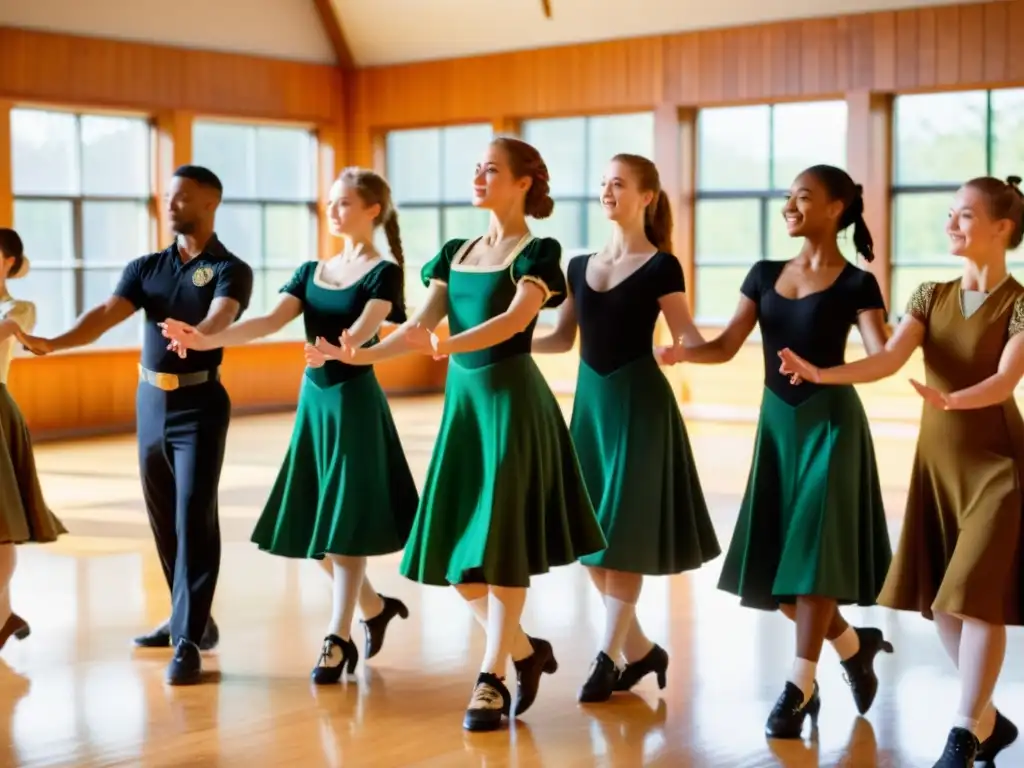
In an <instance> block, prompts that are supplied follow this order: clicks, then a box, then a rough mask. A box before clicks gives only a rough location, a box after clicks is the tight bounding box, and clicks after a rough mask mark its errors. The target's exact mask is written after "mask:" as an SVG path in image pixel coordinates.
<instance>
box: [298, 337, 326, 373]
mask: <svg viewBox="0 0 1024 768" xmlns="http://www.w3.org/2000/svg"><path fill="white" fill-rule="evenodd" d="M319 342H320V337H319V336H317V337H316V338H315V339H314V340H313V344H306V345H305V346H303V348H302V354H303V355H304V356H305V358H306V365H307V366H308V367H310V368H321V367H323V364H324V363H326V362H327V355H325V354H324V353H323V352H321V351H320V350H319V349H317V348H316V346H315V345H316V344H318V343H319Z"/></svg>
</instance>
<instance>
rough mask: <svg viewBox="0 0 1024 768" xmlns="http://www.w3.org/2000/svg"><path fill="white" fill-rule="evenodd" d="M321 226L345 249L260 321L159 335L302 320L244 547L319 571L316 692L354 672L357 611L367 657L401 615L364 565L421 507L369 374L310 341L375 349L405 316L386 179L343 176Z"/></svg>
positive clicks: (212, 344) (240, 330)
mask: <svg viewBox="0 0 1024 768" xmlns="http://www.w3.org/2000/svg"><path fill="white" fill-rule="evenodd" d="M328 223H329V225H330V229H331V234H333V235H334V236H336V237H340V238H342V239H343V240H344V243H345V247H344V249H343V250H342V252H341V253H339V254H338V255H337V256H335V257H333V258H331V259H329V260H327V261H323V262H315V261H309V262H306V263H305V264H303V265H302V266H301V267H299V268H298V269H297V270H296V271H295V274H294V275H293V276H292V278H291V280H289V281H288V283H287V284H286V285H285V286H284V287H283V288H282V289H281V292H282V293H283V294H284V295H283V296H282V298H281V300H280V302H279V303H278V305H277V306H276V307H275V308H274V309H273V310H272V311H271V312H270V313H269V314H267V315H264V316H263V317H255V318H252V319H249V320H243V321H241V322H239V323H236V324H234V325H232V326H231V327H230V328H228V329H226V330H224V331H222V332H220V333H216V334H211V335H205V334H203V333H201V332H199V331H197V330H196V329H195V328H194V327H192V326H189V325H186V324H184V323H180V322H178V321H176V320H168V321H167V322H166V323H165V325H164V335H165V336H167V337H168V338H169V339H171V343H172V344H173V345H175V346H176V347H178V348H179V349H180V350H181V351H182V353H184V352H185V351H186V350H188V349H216V348H218V347H225V346H232V345H239V344H245V343H247V342H249V341H253V340H254V339H259V338H262V337H264V336H269V335H270V334H272V333H276V332H277V331H279V330H280V329H281V328H283V327H284V326H285V325H286V324H287V323H289V322H290V321H292V320H294V319H295V318H296V317H298V316H299V315H302V317H303V323H304V325H305V330H306V340H307V344H306V355H307V359H309V358H310V357H312V358H313V359H312V360H309V366H308V367H307V368H306V372H305V376H304V377H303V379H302V388H301V390H300V392H299V402H298V408H297V411H296V414H295V427H294V429H293V431H292V438H291V443H290V445H289V447H288V452H287V454H286V455H285V458H284V463H283V465H282V467H281V470H280V472H279V473H278V476H277V480H276V482H275V483H274V486H273V489H272V490H271V492H270V498H269V499H267V502H266V505H265V506H264V508H263V513H262V514H261V515H260V518H259V521H258V522H257V523H256V528H255V530H254V531H253V534H252V540H253V541H254V542H255V543H256V544H257V545H259V547H260V549H263V550H265V551H267V552H270V553H272V554H275V555H280V556H282V557H294V558H311V559H315V560H320V561H322V562H324V563H325V565H326V566H327V567H328V571H329V573H330V575H331V577H332V580H333V593H334V594H333V596H334V601H333V613H332V616H331V620H330V624H329V625H328V629H327V636H326V637H325V638H324V642H323V648H322V651H321V653H320V658H319V659H318V661H317V664H316V666H315V667H314V669H313V672H312V678H313V681H314V682H315V683H318V684H327V683H337V682H338V681H339V680H340V679H341V677H342V674H343V672H344V671H345V670H346V669H347V671H348V673H349V674H352V673H353V672H354V671H355V668H356V663H357V662H358V660H359V652H358V650H357V649H356V646H355V643H353V642H352V639H351V634H350V633H351V625H352V619H353V616H354V613H355V607H356V603H358V604H359V609H360V612H361V613H362V615H363V624H364V630H365V635H366V639H365V644H364V653H365V657H366V658H371V657H372V656H374V655H376V654H377V652H378V651H380V648H381V645H382V643H383V641H384V633H385V630H386V629H387V625H388V622H390V621H391V620H392V619H393V618H394V617H395V616H401V617H402V618H403V619H404V618H406V617H407V616H408V613H409V612H408V609H407V608H406V606H405V605H404V604H403V603H402V602H401V601H400V600H397V599H395V598H393V597H385V596H383V595H379V594H377V592H375V591H374V589H373V588H372V586H371V585H370V582H369V580H368V579H367V578H366V558H367V557H370V556H374V555H384V554H388V553H392V552H398V551H400V550H401V549H402V548H403V547H404V546H405V542H406V540H407V538H408V535H409V531H410V528H411V525H412V519H413V516H414V515H415V513H416V504H417V502H418V497H417V493H416V486H415V484H414V482H413V478H412V473H411V472H410V471H409V465H408V463H407V462H406V459H405V454H404V453H403V451H402V446H401V443H400V442H399V439H398V432H397V431H396V429H395V425H394V421H393V420H392V417H391V410H390V408H389V407H388V403H387V400H386V399H385V397H384V393H383V391H382V390H381V388H380V385H379V384H378V383H377V377H376V376H375V375H374V372H373V369H372V368H369V367H364V366H352V365H346V364H344V363H341V362H338V361H333V360H332V361H325V360H324V358H323V356H322V355H317V353H316V351H315V349H314V347H313V343H314V342H315V341H316V340H317V339H318V338H319V337H322V336H325V335H326V336H331V337H336V336H337V335H338V334H339V333H340V332H341V331H342V330H343V329H344V330H345V332H346V333H347V334H348V336H349V338H350V339H351V340H352V343H353V344H356V345H363V344H367V345H372V344H375V343H377V341H378V331H379V329H380V326H381V324H382V323H383V322H385V320H388V321H390V322H393V323H400V322H402V321H404V320H405V299H404V291H403V285H404V283H403V278H404V270H403V268H402V264H403V255H402V242H401V238H400V236H399V229H398V217H397V214H396V213H395V209H394V206H393V205H392V202H391V190H390V189H389V188H388V185H387V182H385V181H384V179H383V178H381V177H380V176H378V175H377V174H375V173H373V172H372V171H368V170H363V169H359V168H349V169H347V170H345V171H344V172H343V173H342V174H341V176H340V177H339V178H338V180H337V181H336V182H335V183H334V185H333V187H332V188H331V196H330V201H329V205H328ZM377 226H383V227H384V232H385V234H386V235H387V239H388V246H389V248H390V250H391V253H392V256H394V258H395V260H396V261H397V262H398V263H397V264H396V263H395V262H392V261H388V260H386V259H384V258H382V257H381V256H380V255H379V254H378V253H377V251H376V250H375V249H374V246H373V234H374V230H375V229H376V228H377Z"/></svg>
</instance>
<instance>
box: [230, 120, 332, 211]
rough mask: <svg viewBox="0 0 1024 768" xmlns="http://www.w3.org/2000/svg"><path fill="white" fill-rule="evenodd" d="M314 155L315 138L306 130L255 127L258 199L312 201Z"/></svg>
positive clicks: (314, 181)
mask: <svg viewBox="0 0 1024 768" xmlns="http://www.w3.org/2000/svg"><path fill="white" fill-rule="evenodd" d="M316 152H317V146H316V137H315V136H314V135H313V134H312V133H311V132H310V131H308V130H305V129H303V128H272V127H265V126H260V127H259V128H257V129H256V158H255V165H256V195H257V197H259V198H260V199H262V200H296V201H299V200H301V201H304V202H313V201H315V200H316V160H317V158H316ZM222 181H223V179H222Z"/></svg>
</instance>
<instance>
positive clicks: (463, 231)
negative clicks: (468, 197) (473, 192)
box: [403, 205, 491, 240]
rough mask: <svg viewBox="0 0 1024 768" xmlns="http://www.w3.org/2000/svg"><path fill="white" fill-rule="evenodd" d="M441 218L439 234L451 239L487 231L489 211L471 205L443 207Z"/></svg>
mask: <svg viewBox="0 0 1024 768" xmlns="http://www.w3.org/2000/svg"><path fill="white" fill-rule="evenodd" d="M443 219H444V230H443V232H442V235H441V238H442V239H443V240H451V239H452V238H455V237H477V236H479V235H483V234H485V233H486V232H487V226H488V224H489V223H490V220H491V213H490V211H486V210H484V209H483V208H474V207H473V206H472V205H466V206H461V205H460V206H458V207H452V208H445V209H444V213H443ZM403 234H404V230H403Z"/></svg>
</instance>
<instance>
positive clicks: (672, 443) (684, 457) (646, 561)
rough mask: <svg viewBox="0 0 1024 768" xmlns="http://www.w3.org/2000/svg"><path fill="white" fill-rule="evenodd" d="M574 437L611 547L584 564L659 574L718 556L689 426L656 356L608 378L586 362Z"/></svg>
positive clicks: (581, 375) (581, 369) (581, 370)
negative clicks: (691, 446)
mask: <svg viewBox="0 0 1024 768" xmlns="http://www.w3.org/2000/svg"><path fill="white" fill-rule="evenodd" d="M570 432H571V434H572V439H573V443H574V444H575V446H576V453H577V455H578V456H579V460H580V466H581V467H582V469H583V478H584V480H585V481H586V484H587V490H588V491H589V492H590V498H591V500H592V501H593V502H594V506H595V507H596V508H597V519H598V521H599V522H600V523H601V528H602V530H603V531H604V535H605V538H606V539H607V540H608V548H607V549H605V550H604V551H602V552H597V553H595V554H592V555H587V556H586V557H584V558H581V559H580V562H581V563H583V564H584V565H594V566H599V567H601V568H610V569H613V570H616V571H629V572H631V573H642V574H647V575H662V574H673V573H681V572H682V571H689V570H693V569H694V568H699V567H700V566H701V565H702V564H704V563H706V562H708V561H709V560H712V559H714V558H716V557H718V555H720V554H721V552H722V550H721V547H720V546H719V544H718V538H717V537H716V536H715V528H714V525H712V523H711V517H710V515H709V514H708V508H707V505H706V504H705V502H704V493H703V491H702V490H701V486H700V479H699V478H698V477H697V468H696V467H695V466H694V463H693V452H692V450H691V449H690V439H689V437H688V436H687V434H686V427H685V425H684V424H683V419H682V416H681V415H680V413H679V407H678V405H676V400H675V397H674V396H673V395H672V388H671V387H670V386H669V383H668V381H667V380H666V379H665V376H664V374H663V373H662V372H661V369H660V368H658V363H657V362H656V361H655V360H654V358H653V357H644V358H642V359H640V360H636V361H634V362H632V363H629V364H627V365H625V366H623V367H622V368H619V369H618V370H616V371H614V372H612V373H610V374H608V375H606V376H602V375H600V374H598V373H597V372H595V371H594V370H593V369H592V368H590V367H589V366H588V365H587V364H586V363H583V362H580V366H579V376H578V378H577V382H576V398H575V400H574V402H573V410H572V422H571V425H570Z"/></svg>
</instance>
